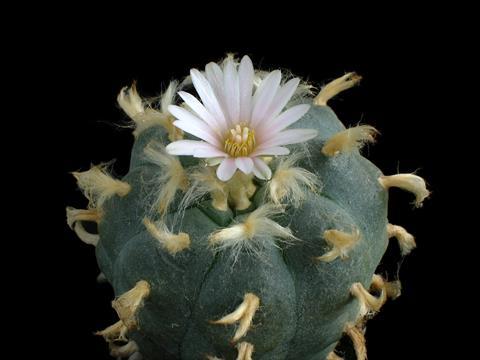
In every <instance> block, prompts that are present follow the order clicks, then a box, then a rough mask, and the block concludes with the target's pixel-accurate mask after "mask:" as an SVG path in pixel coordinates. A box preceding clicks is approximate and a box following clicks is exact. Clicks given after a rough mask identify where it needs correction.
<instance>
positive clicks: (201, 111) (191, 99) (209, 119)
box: [178, 91, 221, 131]
mask: <svg viewBox="0 0 480 360" xmlns="http://www.w3.org/2000/svg"><path fill="white" fill-rule="evenodd" d="M178 95H179V96H180V97H181V98H182V99H183V101H185V104H187V105H188V106H189V107H190V108H191V109H192V111H194V112H195V114H197V115H198V117H200V119H202V120H203V121H205V122H206V123H207V124H208V126H210V128H212V129H213V130H216V131H220V129H219V127H220V125H221V124H218V123H217V120H215V118H214V117H213V116H212V114H210V113H209V112H208V110H207V109H205V106H203V104H202V103H201V102H200V101H199V100H198V99H197V98H196V97H195V96H193V95H192V94H189V93H187V92H185V91H179V92H178Z"/></svg>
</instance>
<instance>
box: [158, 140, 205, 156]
mask: <svg viewBox="0 0 480 360" xmlns="http://www.w3.org/2000/svg"><path fill="white" fill-rule="evenodd" d="M208 145H209V146H212V145H210V144H209V143H206V142H204V141H197V140H178V141H174V142H171V143H170V144H168V145H167V146H166V147H165V150H166V151H167V153H168V154H170V155H193V154H194V153H195V151H196V150H198V149H199V148H203V147H206V146H208Z"/></svg>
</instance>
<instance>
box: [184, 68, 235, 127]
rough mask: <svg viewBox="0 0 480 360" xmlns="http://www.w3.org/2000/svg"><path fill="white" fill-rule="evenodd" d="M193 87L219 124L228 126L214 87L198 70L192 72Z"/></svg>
mask: <svg viewBox="0 0 480 360" xmlns="http://www.w3.org/2000/svg"><path fill="white" fill-rule="evenodd" d="M190 76H191V78H192V83H193V86H194V87H195V90H197V93H198V96H200V99H202V103H203V105H204V106H205V108H206V109H207V110H208V112H209V113H210V114H212V116H213V117H215V119H216V120H217V123H219V124H222V125H223V126H225V128H226V126H227V122H226V119H225V114H224V113H223V110H222V107H221V106H220V103H219V102H218V99H217V97H216V95H215V93H214V91H213V89H212V86H211V85H210V83H209V82H208V80H207V79H206V78H205V76H204V75H203V74H202V73H201V72H200V71H198V70H197V69H192V70H190Z"/></svg>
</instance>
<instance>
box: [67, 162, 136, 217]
mask: <svg viewBox="0 0 480 360" xmlns="http://www.w3.org/2000/svg"><path fill="white" fill-rule="evenodd" d="M108 166H109V164H99V165H95V166H92V167H91V168H90V170H88V171H83V172H72V175H73V176H74V177H75V179H77V184H78V187H79V188H80V189H81V190H82V191H83V194H84V195H85V197H86V198H87V199H88V201H89V204H88V206H89V208H93V209H101V207H102V205H103V203H104V202H105V201H106V200H108V199H110V198H111V197H112V196H114V195H118V196H122V197H123V196H125V195H127V194H128V193H129V192H130V190H131V187H130V185H129V184H127V183H126V182H123V181H120V180H116V179H114V178H113V177H112V176H111V175H110V174H109V172H108Z"/></svg>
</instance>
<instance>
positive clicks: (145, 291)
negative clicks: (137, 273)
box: [112, 280, 150, 330]
mask: <svg viewBox="0 0 480 360" xmlns="http://www.w3.org/2000/svg"><path fill="white" fill-rule="evenodd" d="M149 295H150V285H149V284H148V282H146V281H145V280H140V281H139V282H137V283H136V285H135V287H134V288H133V289H130V290H129V291H127V292H126V293H124V294H122V295H121V296H119V297H118V298H117V299H116V300H114V301H112V307H113V308H114V309H115V311H116V312H117V314H118V317H119V318H120V320H121V321H122V322H123V323H124V324H125V326H126V327H127V329H128V330H131V329H136V328H137V327H138V324H137V318H136V314H137V311H138V310H139V309H140V308H141V307H142V305H143V301H144V299H145V298H147V297H148V296H149Z"/></svg>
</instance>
